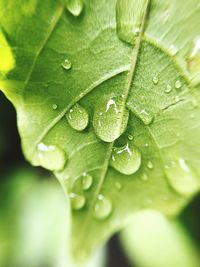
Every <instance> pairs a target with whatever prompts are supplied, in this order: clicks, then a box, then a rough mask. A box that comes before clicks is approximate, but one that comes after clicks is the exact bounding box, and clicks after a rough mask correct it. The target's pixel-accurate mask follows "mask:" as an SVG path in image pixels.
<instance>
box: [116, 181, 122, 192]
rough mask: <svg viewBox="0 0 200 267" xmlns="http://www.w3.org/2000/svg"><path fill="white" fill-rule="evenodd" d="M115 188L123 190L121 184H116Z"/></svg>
mask: <svg viewBox="0 0 200 267" xmlns="http://www.w3.org/2000/svg"><path fill="white" fill-rule="evenodd" d="M115 187H116V188H117V190H121V189H122V185H121V183H119V182H116V183H115Z"/></svg>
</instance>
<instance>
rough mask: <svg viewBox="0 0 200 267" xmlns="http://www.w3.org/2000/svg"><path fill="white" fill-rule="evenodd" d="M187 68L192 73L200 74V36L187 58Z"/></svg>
mask: <svg viewBox="0 0 200 267" xmlns="http://www.w3.org/2000/svg"><path fill="white" fill-rule="evenodd" d="M187 67H188V70H189V71H190V72H199V70H200V36H198V37H197V38H195V40H194V41H193V44H192V49H191V50H190V53H189V55H188V58H187Z"/></svg>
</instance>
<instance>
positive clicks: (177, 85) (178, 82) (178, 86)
mask: <svg viewBox="0 0 200 267" xmlns="http://www.w3.org/2000/svg"><path fill="white" fill-rule="evenodd" d="M181 86H182V83H181V81H180V80H177V81H176V82H175V88H176V89H180V88H181Z"/></svg>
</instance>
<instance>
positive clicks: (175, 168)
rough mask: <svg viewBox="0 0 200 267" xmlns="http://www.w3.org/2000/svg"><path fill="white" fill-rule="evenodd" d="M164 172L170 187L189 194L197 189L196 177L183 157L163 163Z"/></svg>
mask: <svg viewBox="0 0 200 267" xmlns="http://www.w3.org/2000/svg"><path fill="white" fill-rule="evenodd" d="M165 173H166V175H167V178H168V181H169V183H170V185H171V186H172V188H174V190H176V191H177V192H178V193H180V194H183V195H191V194H193V193H195V192H197V191H198V190H199V181H198V177H196V175H195V174H194V173H193V171H192V170H191V169H190V167H189V166H188V164H187V162H186V161H185V159H183V158H179V159H177V160H173V161H170V162H168V163H167V164H166V165H165Z"/></svg>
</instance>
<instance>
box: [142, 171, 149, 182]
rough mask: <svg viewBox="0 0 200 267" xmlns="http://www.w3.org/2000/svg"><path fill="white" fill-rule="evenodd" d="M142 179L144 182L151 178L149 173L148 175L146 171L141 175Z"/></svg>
mask: <svg viewBox="0 0 200 267" xmlns="http://www.w3.org/2000/svg"><path fill="white" fill-rule="evenodd" d="M141 180H142V181H144V182H147V181H148V180H149V177H148V175H147V174H146V173H143V174H142V175H141Z"/></svg>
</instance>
